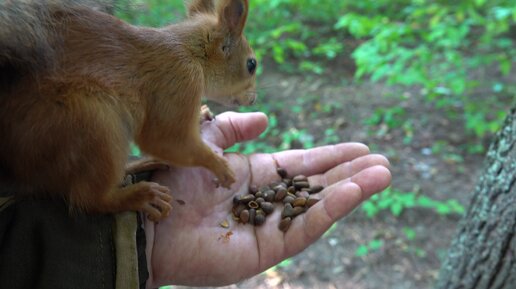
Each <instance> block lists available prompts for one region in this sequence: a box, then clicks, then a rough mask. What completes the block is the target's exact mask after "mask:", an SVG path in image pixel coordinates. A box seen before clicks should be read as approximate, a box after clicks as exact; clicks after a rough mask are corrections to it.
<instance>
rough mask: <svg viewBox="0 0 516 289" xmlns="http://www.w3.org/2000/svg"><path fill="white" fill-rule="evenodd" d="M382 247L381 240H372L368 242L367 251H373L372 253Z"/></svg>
mask: <svg viewBox="0 0 516 289" xmlns="http://www.w3.org/2000/svg"><path fill="white" fill-rule="evenodd" d="M382 247H383V241H382V240H377V239H374V240H371V241H370V242H369V249H371V250H373V251H376V250H378V249H380V248H382Z"/></svg>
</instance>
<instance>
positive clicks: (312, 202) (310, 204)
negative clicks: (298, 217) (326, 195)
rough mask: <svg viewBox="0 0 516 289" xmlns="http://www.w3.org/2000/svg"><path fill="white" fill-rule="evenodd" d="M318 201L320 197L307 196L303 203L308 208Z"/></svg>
mask: <svg viewBox="0 0 516 289" xmlns="http://www.w3.org/2000/svg"><path fill="white" fill-rule="evenodd" d="M319 201H320V199H317V198H312V197H310V198H308V199H307V200H306V204H305V205H306V206H307V207H308V208H310V207H311V206H313V205H315V204H317V202H319Z"/></svg>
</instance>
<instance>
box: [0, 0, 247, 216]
mask: <svg viewBox="0 0 516 289" xmlns="http://www.w3.org/2000/svg"><path fill="white" fill-rule="evenodd" d="M65 2H68V3H65ZM81 2H83V1H62V0H60V1H41V2H39V1H16V0H14V1H6V2H3V3H2V4H0V10H2V11H0V26H1V27H0V136H1V138H2V139H1V140H0V187H3V188H4V189H6V188H7V189H9V190H11V191H13V192H15V196H34V197H38V196H40V195H43V194H45V195H47V196H51V197H64V198H65V199H66V200H67V201H68V202H69V204H70V205H71V208H78V209H80V210H83V211H85V212H98V213H113V212H120V211H126V210H136V211H138V210H141V211H144V212H146V213H147V214H148V216H149V219H151V220H154V221H157V220H160V219H162V218H164V217H166V216H167V215H168V214H169V211H170V209H171V206H170V201H171V197H170V195H169V190H168V188H166V187H163V186H160V185H158V184H155V183H152V182H140V183H137V184H134V185H130V186H127V187H124V188H121V187H120V186H119V184H120V182H121V180H122V179H123V176H124V166H125V163H126V160H127V156H128V153H129V145H130V142H131V141H134V142H135V143H136V144H137V145H138V146H139V147H140V149H141V150H142V151H143V152H145V153H146V154H148V155H150V156H152V157H154V158H156V159H157V160H159V161H163V162H165V163H168V164H171V165H174V166H202V167H205V168H207V169H209V170H210V171H212V172H213V174H214V175H215V176H216V178H217V179H218V182H219V183H220V185H222V186H224V187H229V186H230V185H231V184H232V183H233V182H234V181H235V177H234V174H233V172H232V170H231V169H230V167H229V165H228V163H227V162H226V160H225V159H224V158H223V157H222V156H220V155H218V154H216V153H215V152H213V151H212V150H211V149H210V147H209V146H208V145H206V144H205V143H204V142H203V141H202V139H201V137H200V126H199V117H200V110H201V97H203V96H206V97H207V98H208V99H211V100H214V101H216V102H219V103H223V104H229V105H235V104H237V105H249V104H252V103H253V102H254V101H255V98H256V91H255V72H256V67H257V62H256V59H255V56H254V53H253V51H252V49H251V47H250V46H249V44H248V42H247V40H246V38H245V36H244V35H243V29H244V26H245V23H246V19H247V15H248V9H249V4H248V1H247V0H220V1H213V0H192V1H186V7H187V11H188V16H187V19H185V20H184V21H183V22H180V23H177V24H173V25H170V26H166V27H163V28H158V29H154V28H146V27H135V26H132V25H130V24H128V23H125V22H123V21H121V20H119V19H117V18H115V17H113V16H111V15H109V14H105V13H103V12H100V11H97V10H96V9H92V8H90V7H86V6H85V5H82V4H81Z"/></svg>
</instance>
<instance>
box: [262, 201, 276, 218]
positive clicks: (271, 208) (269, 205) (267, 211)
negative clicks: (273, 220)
mask: <svg viewBox="0 0 516 289" xmlns="http://www.w3.org/2000/svg"><path fill="white" fill-rule="evenodd" d="M260 207H261V208H262V210H263V211H264V212H265V214H267V215H268V214H270V213H272V212H273V211H274V205H273V204H272V203H270V202H262V203H261V204H260Z"/></svg>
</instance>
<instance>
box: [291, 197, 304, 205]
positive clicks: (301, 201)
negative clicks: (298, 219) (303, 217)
mask: <svg viewBox="0 0 516 289" xmlns="http://www.w3.org/2000/svg"><path fill="white" fill-rule="evenodd" d="M305 204H306V198H303V197H297V198H296V199H295V200H294V202H293V203H292V205H293V206H294V207H304V205H305Z"/></svg>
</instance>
